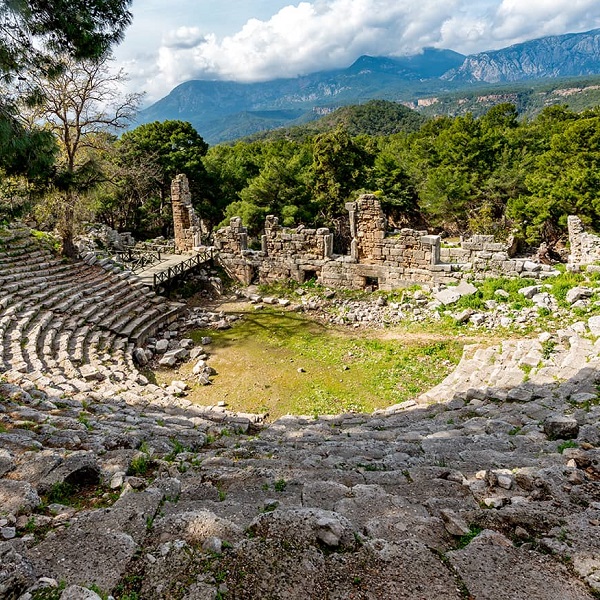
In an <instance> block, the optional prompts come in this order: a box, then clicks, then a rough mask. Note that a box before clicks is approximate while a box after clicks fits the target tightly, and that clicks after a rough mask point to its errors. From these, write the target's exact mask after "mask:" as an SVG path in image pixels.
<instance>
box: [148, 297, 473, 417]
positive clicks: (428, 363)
mask: <svg viewBox="0 0 600 600" xmlns="http://www.w3.org/2000/svg"><path fill="white" fill-rule="evenodd" d="M205 335H210V336H211V337H212V339H213V343H212V345H211V346H210V347H209V348H208V349H209V351H210V353H211V357H210V365H211V367H213V368H214V369H215V370H216V371H217V374H218V375H217V376H216V377H215V378H214V379H213V385H211V386H207V387H201V386H197V387H194V388H193V389H192V391H191V393H190V394H189V395H188V398H189V399H191V400H192V401H195V402H198V403H199V404H216V403H217V402H218V401H220V400H224V401H226V402H227V405H228V407H229V408H231V409H232V410H238V411H248V412H268V413H269V414H270V415H271V417H273V418H275V417H278V416H281V415H284V414H307V415H321V414H337V413H342V412H348V411H357V412H372V411H373V410H375V409H378V408H384V407H386V406H390V405H392V404H396V403H398V402H403V401H404V400H408V399H411V398H414V397H415V396H417V395H418V394H420V393H422V392H424V391H426V390H427V389H429V388H431V387H432V386H434V385H436V384H437V383H439V382H440V381H441V380H442V379H443V378H444V377H445V376H446V375H447V374H448V373H449V372H450V371H451V370H452V369H453V368H454V365H456V364H457V363H458V361H459V360H460V357H461V354H462V342H461V341H459V340H457V339H456V337H455V336H454V335H452V333H447V335H446V337H445V338H443V339H437V338H438V337H440V336H426V335H418V334H414V335H411V334H408V333H406V332H399V331H391V330H381V331H367V332H365V331H361V332H358V331H355V330H348V329H345V328H336V327H333V326H326V325H323V324H320V323H317V322H314V321H311V320H309V319H307V318H306V317H304V316H303V315H300V314H298V313H294V312H287V311H281V310H277V309H274V308H265V309H264V310H262V311H260V312H250V313H246V314H245V315H244V318H243V320H241V321H240V322H238V323H237V324H236V325H235V326H234V327H233V328H231V329H229V330H225V331H210V332H207V331H196V332H192V333H191V337H192V338H193V339H194V340H195V341H196V342H199V340H200V338H201V337H202V336H205ZM192 366H193V365H192V364H188V365H186V366H185V367H182V368H181V369H180V370H179V373H178V375H179V376H185V375H186V374H187V373H189V372H190V371H191V368H192ZM172 378H173V371H171V370H170V371H164V372H162V371H158V372H157V379H158V380H159V381H161V382H167V381H170V380H171V379H172Z"/></svg>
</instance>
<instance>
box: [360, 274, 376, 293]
mask: <svg viewBox="0 0 600 600" xmlns="http://www.w3.org/2000/svg"><path fill="white" fill-rule="evenodd" d="M363 279H364V281H363V289H364V290H365V292H376V291H377V290H378V289H379V277H364V278H363Z"/></svg>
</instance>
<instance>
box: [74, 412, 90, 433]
mask: <svg viewBox="0 0 600 600" xmlns="http://www.w3.org/2000/svg"><path fill="white" fill-rule="evenodd" d="M77 420H78V421H79V422H80V423H82V424H83V425H84V426H85V428H86V429H87V430H88V431H90V430H92V429H94V426H93V425H92V424H91V423H90V418H89V415H88V413H86V412H84V411H81V412H80V413H79V416H78V417H77Z"/></svg>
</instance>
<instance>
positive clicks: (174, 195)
mask: <svg viewBox="0 0 600 600" xmlns="http://www.w3.org/2000/svg"><path fill="white" fill-rule="evenodd" d="M171 204H172V206H173V228H174V233H175V247H176V248H177V250H179V251H180V252H190V251H192V250H193V249H194V248H197V247H198V246H200V245H201V244H202V226H201V222H200V219H199V218H198V216H197V215H196V211H195V210H194V207H193V206H192V196H191V194H190V186H189V183H188V178H187V177H186V176H185V175H184V174H180V175H177V176H176V177H175V179H173V180H172V181H171Z"/></svg>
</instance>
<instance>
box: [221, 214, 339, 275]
mask: <svg viewBox="0 0 600 600" xmlns="http://www.w3.org/2000/svg"><path fill="white" fill-rule="evenodd" d="M214 243H215V248H216V249H217V250H218V253H219V261H220V263H221V266H223V268H224V269H225V270H226V271H227V273H228V274H229V275H230V276H231V277H233V278H235V279H237V280H239V281H241V282H242V283H245V284H247V285H248V284H250V283H251V282H252V281H253V280H254V279H255V277H258V280H259V281H260V282H261V283H272V282H274V281H278V280H282V279H294V280H296V281H298V282H299V283H303V282H304V281H306V280H307V279H310V278H312V277H318V276H319V275H320V273H321V269H322V267H323V265H324V264H325V263H327V262H328V261H330V260H331V258H332V256H333V234H331V232H330V231H329V229H327V228H326V227H321V228H319V229H309V228H306V227H304V226H303V225H300V226H299V227H296V228H293V229H290V228H287V227H281V226H280V225H279V221H278V219H277V217H274V216H273V215H269V216H268V217H267V219H266V221H265V233H264V235H263V236H262V237H261V250H260V251H255V250H249V249H248V233H247V230H246V228H245V227H244V226H243V225H242V221H241V219H240V218H239V217H234V218H233V219H231V221H230V224H229V225H228V226H227V227H223V228H222V229H219V230H218V231H217V232H216V234H215V240H214Z"/></svg>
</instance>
